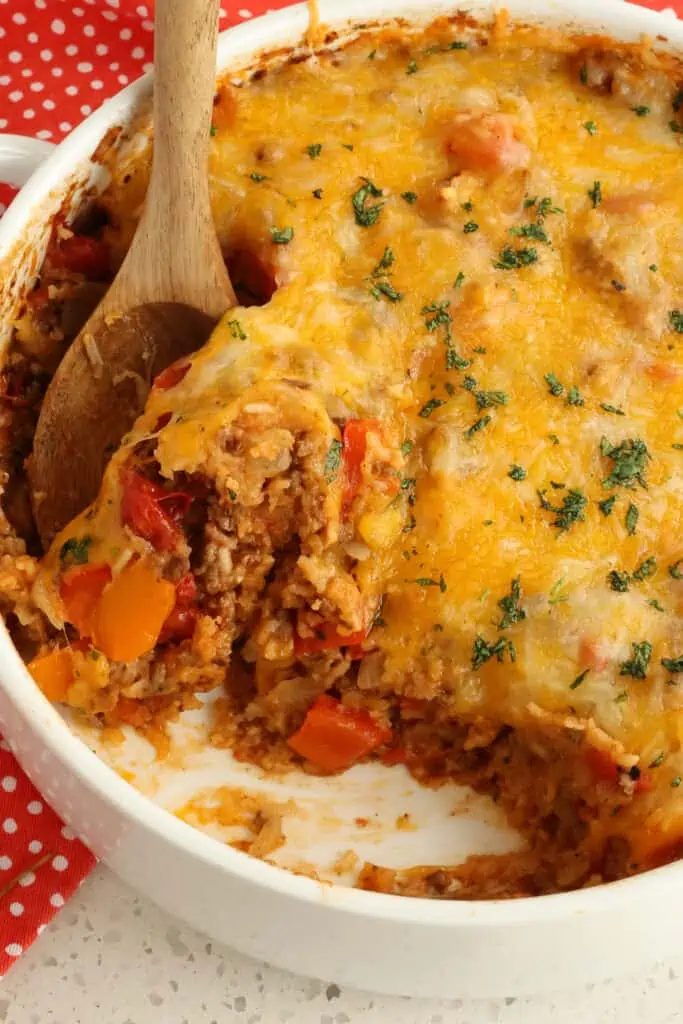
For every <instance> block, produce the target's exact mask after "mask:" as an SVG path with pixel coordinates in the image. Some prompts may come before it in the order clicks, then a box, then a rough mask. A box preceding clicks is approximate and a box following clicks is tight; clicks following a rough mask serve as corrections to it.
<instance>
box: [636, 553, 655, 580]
mask: <svg viewBox="0 0 683 1024" xmlns="http://www.w3.org/2000/svg"><path fill="white" fill-rule="evenodd" d="M656 572H657V560H656V559H655V558H653V556H652V555H650V557H649V558H646V559H645V561H644V562H641V563H640V565H639V566H638V568H637V569H634V570H633V579H634V580H638V582H639V583H642V582H643V580H647V579H649V578H650V576H654V574H655V573H656Z"/></svg>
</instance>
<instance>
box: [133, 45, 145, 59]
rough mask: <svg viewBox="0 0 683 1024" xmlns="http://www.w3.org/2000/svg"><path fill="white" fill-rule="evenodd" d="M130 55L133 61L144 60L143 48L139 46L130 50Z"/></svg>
mask: <svg viewBox="0 0 683 1024" xmlns="http://www.w3.org/2000/svg"><path fill="white" fill-rule="evenodd" d="M130 55H131V57H132V58H133V60H144V57H145V51H144V50H143V48H142V47H141V46H135V47H133V49H132V50H131V54H130Z"/></svg>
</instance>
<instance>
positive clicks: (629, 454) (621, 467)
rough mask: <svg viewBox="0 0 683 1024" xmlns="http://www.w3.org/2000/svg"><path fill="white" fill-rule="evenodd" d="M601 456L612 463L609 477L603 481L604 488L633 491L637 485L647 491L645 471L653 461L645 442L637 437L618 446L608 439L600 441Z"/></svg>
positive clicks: (627, 439)
mask: <svg viewBox="0 0 683 1024" xmlns="http://www.w3.org/2000/svg"><path fill="white" fill-rule="evenodd" d="M600 454H601V455H602V456H603V457H604V458H606V459H609V460H610V461H611V462H612V470H611V472H610V474H609V476H607V477H605V478H604V480H603V481H602V486H603V487H628V488H630V489H633V488H634V487H635V485H636V483H638V484H640V486H641V487H642V488H643V489H644V490H647V484H646V482H645V470H646V469H647V464H648V462H649V461H650V460H651V456H650V453H649V452H648V450H647V446H646V444H645V442H644V441H641V440H640V438H637V437H629V438H626V439H625V440H624V441H621V442H620V443H619V444H617V445H613V444H612V443H611V442H610V441H608V440H607V438H606V437H603V438H602V440H601V441H600Z"/></svg>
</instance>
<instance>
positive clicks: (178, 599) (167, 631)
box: [159, 572, 197, 644]
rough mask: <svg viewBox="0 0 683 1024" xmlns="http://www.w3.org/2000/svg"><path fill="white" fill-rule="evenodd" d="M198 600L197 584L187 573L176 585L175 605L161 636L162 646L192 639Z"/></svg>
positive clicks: (189, 573) (190, 574)
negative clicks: (171, 642) (170, 642)
mask: <svg viewBox="0 0 683 1024" xmlns="http://www.w3.org/2000/svg"><path fill="white" fill-rule="evenodd" d="M196 600H197V584H196V583H195V579H194V576H193V575H192V573H191V572H187V573H185V575H184V576H182V577H181V578H180V579H179V580H178V582H177V584H176V588H175V605H174V606H173V610H172V611H171V614H170V615H169V616H168V618H167V619H166V621H165V622H164V625H163V629H162V630H161V633H160V635H159V643H160V644H165V643H169V641H176V642H179V641H181V640H189V639H190V637H191V636H192V634H193V633H194V627H195V624H196V622H197V608H196V606H195V603H196Z"/></svg>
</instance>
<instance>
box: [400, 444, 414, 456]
mask: <svg viewBox="0 0 683 1024" xmlns="http://www.w3.org/2000/svg"><path fill="white" fill-rule="evenodd" d="M412 450H413V442H412V441H404V442H403V444H402V445H401V455H410V453H411V452H412Z"/></svg>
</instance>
